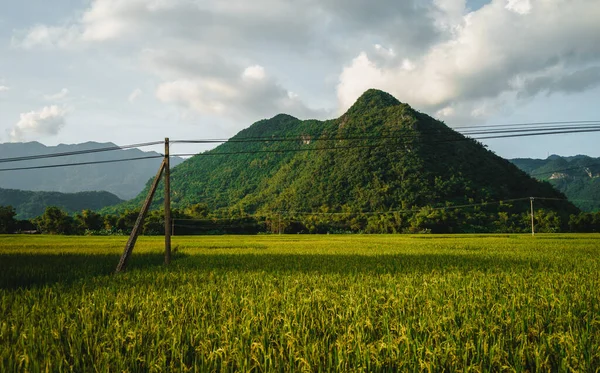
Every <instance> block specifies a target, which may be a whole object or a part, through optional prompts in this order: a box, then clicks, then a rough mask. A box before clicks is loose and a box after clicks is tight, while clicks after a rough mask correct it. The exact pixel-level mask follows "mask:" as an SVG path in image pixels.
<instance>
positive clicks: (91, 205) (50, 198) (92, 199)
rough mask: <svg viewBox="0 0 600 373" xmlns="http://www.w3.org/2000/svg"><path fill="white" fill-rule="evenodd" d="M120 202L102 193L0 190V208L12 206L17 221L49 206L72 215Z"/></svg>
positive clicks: (110, 194)
mask: <svg viewBox="0 0 600 373" xmlns="http://www.w3.org/2000/svg"><path fill="white" fill-rule="evenodd" d="M121 202H123V200H122V199H120V198H119V197H117V196H116V195H114V194H112V193H109V192H104V191H91V192H78V193H60V192H32V191H23V190H16V189H3V188H0V206H12V207H13V208H14V209H15V211H16V213H17V216H16V217H17V219H30V218H35V217H37V216H40V215H42V214H43V213H44V211H45V210H46V207H49V206H55V207H59V208H61V209H63V210H65V211H66V212H68V213H71V214H72V213H80V212H81V211H82V210H87V209H89V210H100V209H102V208H104V207H107V206H111V205H115V204H118V203H121Z"/></svg>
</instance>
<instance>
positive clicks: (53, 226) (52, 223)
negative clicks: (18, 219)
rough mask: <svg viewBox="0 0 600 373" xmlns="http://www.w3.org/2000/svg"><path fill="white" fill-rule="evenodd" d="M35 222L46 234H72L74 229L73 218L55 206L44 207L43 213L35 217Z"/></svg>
mask: <svg viewBox="0 0 600 373" xmlns="http://www.w3.org/2000/svg"><path fill="white" fill-rule="evenodd" d="M35 223H36V225H37V226H38V228H39V230H41V231H42V232H43V233H46V234H72V233H73V232H74V231H75V229H74V228H75V227H74V220H73V218H72V217H70V216H69V215H68V214H67V213H66V212H64V211H63V210H61V209H60V208H58V207H55V206H49V207H46V211H45V212H44V214H43V215H42V216H39V217H37V218H35Z"/></svg>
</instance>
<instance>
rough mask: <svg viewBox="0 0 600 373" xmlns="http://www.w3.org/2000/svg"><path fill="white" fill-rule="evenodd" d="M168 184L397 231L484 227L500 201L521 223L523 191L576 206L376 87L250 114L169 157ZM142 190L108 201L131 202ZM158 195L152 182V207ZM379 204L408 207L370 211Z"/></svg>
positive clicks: (555, 204) (561, 206)
mask: <svg viewBox="0 0 600 373" xmlns="http://www.w3.org/2000/svg"><path fill="white" fill-rule="evenodd" d="M219 154H221V155H219ZM147 188H148V186H147ZM160 188H162V187H160ZM171 188H172V201H173V206H174V207H180V208H185V207H188V206H190V205H193V204H197V203H202V204H205V205H206V206H207V207H208V208H209V209H210V210H212V211H216V212H218V213H219V214H220V215H225V216H232V215H235V214H239V215H242V216H243V215H244V214H254V215H259V216H276V215H277V214H279V213H284V214H287V215H289V216H291V215H294V214H296V215H295V216H297V219H299V220H302V224H305V225H306V226H307V227H308V226H310V225H311V224H312V225H316V224H319V223H318V222H317V221H318V219H317V217H319V219H321V217H327V214H331V213H337V214H340V213H341V214H348V215H329V216H330V217H328V218H327V219H332V218H331V216H338V217H340V216H341V217H340V219H342V217H344V216H346V217H348V218H344V219H346V220H347V221H346V222H345V223H344V224H345V225H344V227H345V228H344V229H350V230H356V231H368V230H369V229H368V226H369V224H371V225H375V224H378V225H382V224H393V225H394V226H395V228H394V229H395V230H396V231H397V230H398V229H406V227H407V226H408V225H411V224H412V225H413V227H415V226H416V227H427V224H429V223H423V221H429V222H432V223H431V224H433V225H435V227H437V228H435V229H433V228H432V230H436V229H437V231H442V230H444V229H446V230H450V231H455V232H458V231H463V232H466V231H485V230H489V229H490V228H489V227H491V226H492V225H493V224H495V223H493V221H497V220H498V216H499V215H494V214H499V211H501V210H502V211H508V215H502V216H504V217H506V216H508V218H510V219H513V218H514V219H515V223H514V224H521V220H518V219H522V218H521V217H520V216H519V217H518V218H517V217H516V216H517V215H516V214H517V213H518V214H525V215H524V216H525V217H524V218H523V219H522V220H523V221H525V223H524V224H525V225H526V224H527V215H526V214H527V213H528V211H529V200H528V197H529V196H538V197H546V198H549V199H551V200H547V201H540V202H539V203H537V204H536V207H537V208H538V209H549V210H553V211H556V212H558V213H559V214H560V215H561V216H562V217H564V218H565V219H568V215H569V214H570V213H577V212H578V210H577V209H576V208H575V207H574V206H573V205H572V204H570V203H568V202H563V201H556V200H559V199H560V200H564V199H565V196H564V195H563V194H562V193H560V192H558V191H556V190H555V189H554V188H552V187H551V186H550V185H549V184H547V183H541V182H539V181H537V180H535V179H534V178H532V177H530V176H528V175H527V174H526V173H525V172H523V171H521V170H519V169H518V168H517V167H515V166H514V165H513V164H511V163H510V162H509V161H507V160H505V159H502V158H500V157H498V156H496V155H495V154H494V153H493V152H491V151H488V150H486V149H485V148H484V147H483V146H482V145H481V144H479V143H478V142H477V141H475V140H471V139H468V138H465V137H464V136H463V135H461V134H460V133H458V132H455V131H453V130H452V129H450V128H449V127H447V126H446V125H445V124H443V123H442V122H439V121H437V120H435V119H434V118H432V117H430V116H428V115H425V114H422V113H419V112H417V111H415V110H414V109H412V108H411V107H410V106H409V105H407V104H403V103H400V102H399V101H397V100H396V99H395V98H394V97H393V96H391V95H389V94H387V93H385V92H381V91H377V90H369V91H367V92H366V93H364V94H363V95H362V96H361V97H360V98H359V99H358V101H357V102H356V103H355V104H354V105H353V106H352V107H351V108H350V109H349V110H348V111H347V112H346V113H345V114H344V115H342V116H341V117H340V118H337V119H334V120H328V121H317V120H305V121H302V120H299V119H297V118H294V117H292V116H289V115H285V114H280V115H277V116H275V117H273V118H271V119H266V120H261V121H259V122H256V123H254V124H253V125H251V126H250V127H249V128H247V129H245V130H243V131H241V132H239V133H238V134H237V135H236V136H234V137H232V138H231V139H230V140H229V141H228V142H227V143H225V144H222V145H220V146H218V147H217V148H215V149H213V150H210V151H208V152H206V153H203V154H200V155H196V156H194V157H192V158H190V159H188V160H186V161H185V162H184V163H182V164H181V165H179V166H178V167H176V168H175V169H174V170H173V171H172V173H171ZM146 193H147V189H146V190H144V192H143V193H141V194H140V195H139V196H138V197H136V198H135V199H134V200H131V201H128V202H126V203H123V204H121V205H117V206H115V207H112V208H109V209H107V211H112V212H114V211H123V210H124V209H127V208H129V209H131V208H136V207H139V206H140V205H141V202H142V200H143V198H145V195H146ZM162 196H163V193H162V191H161V190H159V191H158V192H157V193H156V196H155V204H154V205H155V206H156V207H159V206H160V203H162V198H163V197H162ZM523 198H526V199H527V201H523V200H521V201H520V202H514V203H512V202H511V203H509V204H498V203H496V204H494V203H492V204H490V205H488V206H486V207H485V211H488V213H484V212H481V211H480V210H478V209H477V208H475V209H472V208H471V209H463V210H452V209H451V210H448V211H443V212H442V211H441V210H432V209H434V208H437V207H439V206H451V205H468V204H477V203H481V202H484V201H501V200H504V201H507V200H509V201H510V200H511V199H523ZM511 206H512V207H511ZM382 211H408V213H407V215H402V214H400V215H388V216H378V215H369V212H382ZM419 211H420V213H421V214H423V215H422V216H420V215H418V214H416V212H419ZM364 212H366V214H364V215H363V213H364ZM312 213H314V214H315V215H314V216H313V217H311V218H306V216H310V214H312ZM352 214H355V215H354V217H352V216H353V215H352ZM415 214H416V215H415ZM474 216H476V217H474ZM492 216H494V217H492ZM350 217H352V218H350ZM310 219H312V220H311V221H308V220H310ZM323 219H325V218H323ZM352 219H353V220H352ZM386 219H387V220H386ZM419 219H421V220H419ZM490 219H491V220H490ZM383 220H385V221H383ZM517 220H518V221H517ZM563 221H565V220H563ZM436 224H437V225H436ZM486 225H487V228H484V226H486ZM375 231H385V227H383V228H381V227H379V226H378V228H377V229H375Z"/></svg>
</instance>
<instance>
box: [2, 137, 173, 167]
mask: <svg viewBox="0 0 600 373" xmlns="http://www.w3.org/2000/svg"><path fill="white" fill-rule="evenodd" d="M159 144H164V141H151V142H144V143H140V144H130V145H123V146H118V145H115V146H109V147H104V148H95V149H86V150H75V151H71V152H62V153H50V154H38V155H28V156H22V157H12V158H1V159H0V163H6V162H20V161H31V160H37V159H46V158H56V157H66V156H72V155H82V154H91V153H101V152H108V151H114V150H125V149H131V148H141V147H145V146H151V145H159Z"/></svg>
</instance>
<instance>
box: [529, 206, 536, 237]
mask: <svg viewBox="0 0 600 373" xmlns="http://www.w3.org/2000/svg"><path fill="white" fill-rule="evenodd" d="M533 200H534V198H533V197H529V201H530V202H531V235H532V236H535V228H534V225H533Z"/></svg>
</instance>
